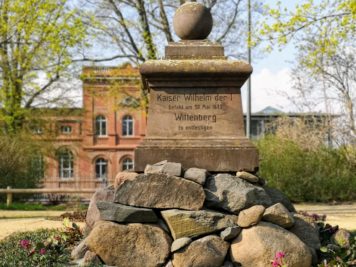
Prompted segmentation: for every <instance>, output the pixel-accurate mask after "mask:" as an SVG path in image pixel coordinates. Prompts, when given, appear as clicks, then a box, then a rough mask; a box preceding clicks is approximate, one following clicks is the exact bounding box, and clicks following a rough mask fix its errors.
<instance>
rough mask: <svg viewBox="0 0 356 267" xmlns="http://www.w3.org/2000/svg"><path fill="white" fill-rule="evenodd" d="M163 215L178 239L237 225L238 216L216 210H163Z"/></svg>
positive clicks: (172, 233) (173, 234)
mask: <svg viewBox="0 0 356 267" xmlns="http://www.w3.org/2000/svg"><path fill="white" fill-rule="evenodd" d="M161 214H162V217H163V218H164V220H165V221H166V222H167V224H168V227H169V229H170V231H171V235H172V236H173V238H174V239H175V240H176V239H178V238H181V237H197V236H200V235H204V234H208V233H212V232H215V231H218V230H222V229H225V228H227V227H230V226H235V225H236V223H237V216H235V215H227V214H223V213H219V212H214V211H207V210H199V211H182V210H177V209H174V210H165V211H161Z"/></svg>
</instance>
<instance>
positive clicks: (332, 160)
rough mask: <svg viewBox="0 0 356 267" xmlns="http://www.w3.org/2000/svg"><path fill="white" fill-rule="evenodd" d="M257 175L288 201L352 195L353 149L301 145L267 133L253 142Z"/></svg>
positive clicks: (355, 180)
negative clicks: (258, 166) (258, 165)
mask: <svg viewBox="0 0 356 267" xmlns="http://www.w3.org/2000/svg"><path fill="white" fill-rule="evenodd" d="M257 146H258V148H259V151H260V157H261V162H260V175H261V176H263V177H264V178H265V179H266V180H267V182H268V183H269V185H271V186H272V187H276V188H278V189H280V190H282V191H283V192H284V193H285V194H286V195H287V196H288V197H289V198H290V199H291V200H292V201H294V202H301V201H333V200H335V201H348V200H355V199H356V157H355V155H356V149H355V148H350V147H348V148H346V147H341V148H337V149H335V148H327V147H325V146H323V145H319V146H317V147H313V148H312V149H308V148H305V147H303V146H301V145H300V144H298V142H296V141H295V140H290V139H286V138H282V137H278V136H275V135H269V136H266V137H265V138H263V139H261V140H259V141H258V142H257Z"/></svg>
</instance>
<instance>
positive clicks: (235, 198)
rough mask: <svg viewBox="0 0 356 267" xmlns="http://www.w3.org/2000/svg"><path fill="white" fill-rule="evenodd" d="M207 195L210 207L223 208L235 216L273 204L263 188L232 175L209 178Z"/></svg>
mask: <svg viewBox="0 0 356 267" xmlns="http://www.w3.org/2000/svg"><path fill="white" fill-rule="evenodd" d="M205 195H206V203H207V205H208V206H209V207H215V208H221V209H224V210H227V211H230V212H232V213H235V214H237V213H239V212H240V211H241V210H243V209H246V208H249V207H252V206H254V205H263V206H270V205H271V204H272V201H271V199H270V197H269V196H268V195H267V194H266V192H265V191H264V189H263V188H262V187H259V186H255V185H252V184H250V183H249V182H246V181H245V180H242V179H240V178H237V177H235V176H232V175H230V174H218V175H216V176H210V177H208V179H207V181H206V183H205Z"/></svg>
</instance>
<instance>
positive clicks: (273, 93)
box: [242, 0, 303, 112]
mask: <svg viewBox="0 0 356 267" xmlns="http://www.w3.org/2000/svg"><path fill="white" fill-rule="evenodd" d="M264 2H265V3H266V4H268V5H270V6H271V7H273V6H274V5H275V3H276V2H277V1H276V0H266V1H264ZM298 2H299V3H301V2H303V1H298V0H288V1H283V5H284V6H286V7H287V8H289V9H292V8H293V7H294V6H295V5H296V4H297V3H298ZM253 23H254V22H252V25H253ZM295 53H296V51H295V49H294V47H293V45H292V44H291V45H288V46H287V47H286V48H284V49H283V50H282V51H278V49H274V51H273V52H272V53H270V54H266V55H264V57H263V58H260V59H255V60H254V59H252V67H253V74H252V78H251V99H252V100H251V102H252V103H251V109H252V112H257V111H260V110H262V109H264V108H265V107H267V106H272V107H275V108H277V109H280V110H281V111H284V112H292V111H295V110H296V109H295V108H294V107H293V105H292V104H291V103H290V102H289V101H288V100H287V98H286V97H285V96H284V95H286V94H288V95H291V94H293V90H292V87H291V79H290V68H291V63H288V61H289V62H291V61H293V59H294V55H295ZM246 94H247V87H246V86H244V87H243V88H242V98H243V105H242V106H243V109H244V110H246V105H247V100H246Z"/></svg>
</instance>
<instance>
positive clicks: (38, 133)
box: [31, 125, 43, 135]
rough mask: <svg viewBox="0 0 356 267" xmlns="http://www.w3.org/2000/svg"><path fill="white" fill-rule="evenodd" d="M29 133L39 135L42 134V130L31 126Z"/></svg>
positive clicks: (39, 127)
mask: <svg viewBox="0 0 356 267" xmlns="http://www.w3.org/2000/svg"><path fill="white" fill-rule="evenodd" d="M31 132H32V133H33V134H37V135H41V134H43V128H42V127H41V126H37V125H33V126H31Z"/></svg>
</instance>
